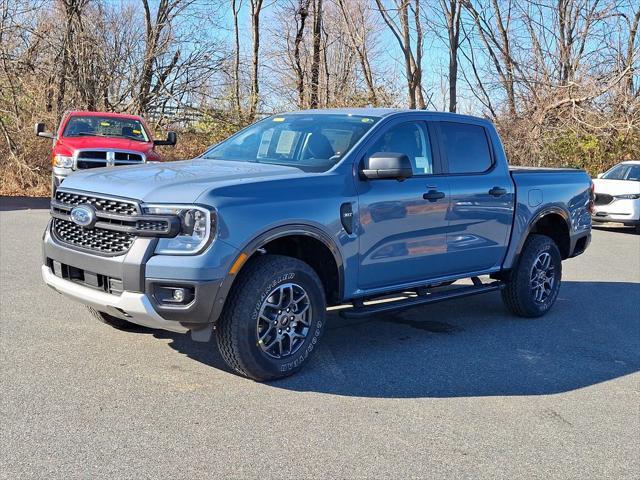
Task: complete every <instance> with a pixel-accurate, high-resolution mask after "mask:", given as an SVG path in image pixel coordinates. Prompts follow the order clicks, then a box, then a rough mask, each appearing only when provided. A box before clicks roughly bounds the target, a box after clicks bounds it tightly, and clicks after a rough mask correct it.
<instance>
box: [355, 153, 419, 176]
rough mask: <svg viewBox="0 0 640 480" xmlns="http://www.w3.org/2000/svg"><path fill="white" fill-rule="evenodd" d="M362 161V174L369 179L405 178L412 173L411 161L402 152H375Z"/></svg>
mask: <svg viewBox="0 0 640 480" xmlns="http://www.w3.org/2000/svg"><path fill="white" fill-rule="evenodd" d="M363 163H364V165H363V167H362V175H363V176H364V177H365V178H367V179H369V180H374V179H385V178H386V179H390V178H391V179H396V180H405V179H407V178H410V177H411V176H412V175H413V168H412V166H411V161H410V160H409V157H408V156H407V155H405V154H404V153H395V152H376V153H374V154H373V155H371V156H369V157H368V158H365V159H364V162H363Z"/></svg>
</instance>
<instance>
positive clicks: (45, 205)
mask: <svg viewBox="0 0 640 480" xmlns="http://www.w3.org/2000/svg"><path fill="white" fill-rule="evenodd" d="M50 202H51V199H50V198H49V197H0V212H8V211H11V210H49V207H50Z"/></svg>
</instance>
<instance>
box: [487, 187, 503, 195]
mask: <svg viewBox="0 0 640 480" xmlns="http://www.w3.org/2000/svg"><path fill="white" fill-rule="evenodd" d="M506 194H507V189H506V188H502V187H493V188H492V189H491V190H489V195H491V196H492V197H501V196H503V195H506Z"/></svg>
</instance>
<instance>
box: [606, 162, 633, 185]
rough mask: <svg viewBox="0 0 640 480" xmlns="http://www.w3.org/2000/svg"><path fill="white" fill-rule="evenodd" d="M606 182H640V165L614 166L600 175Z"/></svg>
mask: <svg viewBox="0 0 640 480" xmlns="http://www.w3.org/2000/svg"><path fill="white" fill-rule="evenodd" d="M602 178H606V179H607V180H634V181H636V182H640V165H633V164H629V163H627V164H625V163H623V164H621V165H616V166H615V167H613V168H612V169H611V170H609V171H608V172H607V173H605V174H604V175H602Z"/></svg>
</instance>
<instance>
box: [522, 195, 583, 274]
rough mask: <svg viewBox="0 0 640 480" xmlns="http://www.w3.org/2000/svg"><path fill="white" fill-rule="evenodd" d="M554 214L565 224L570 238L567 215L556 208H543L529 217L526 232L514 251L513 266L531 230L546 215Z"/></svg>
mask: <svg viewBox="0 0 640 480" xmlns="http://www.w3.org/2000/svg"><path fill="white" fill-rule="evenodd" d="M554 214H555V215H560V216H561V217H562V219H563V220H564V221H565V223H566V224H567V232H568V233H569V237H571V220H570V218H569V213H568V212H567V211H566V210H565V209H563V208H561V207H558V206H551V207H545V208H543V209H542V210H541V211H539V212H538V213H536V214H535V215H534V216H533V217H531V220H530V221H529V223H528V224H527V228H526V230H525V231H524V232H523V233H522V236H521V237H520V241H519V243H518V248H517V249H516V253H515V258H514V260H513V265H515V264H516V263H517V262H518V258H519V257H520V254H521V253H522V248H523V247H524V244H525V242H526V241H527V238H529V235H530V234H531V230H533V227H534V226H535V224H536V223H538V222H539V221H540V220H542V219H543V218H544V217H546V216H547V215H554Z"/></svg>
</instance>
